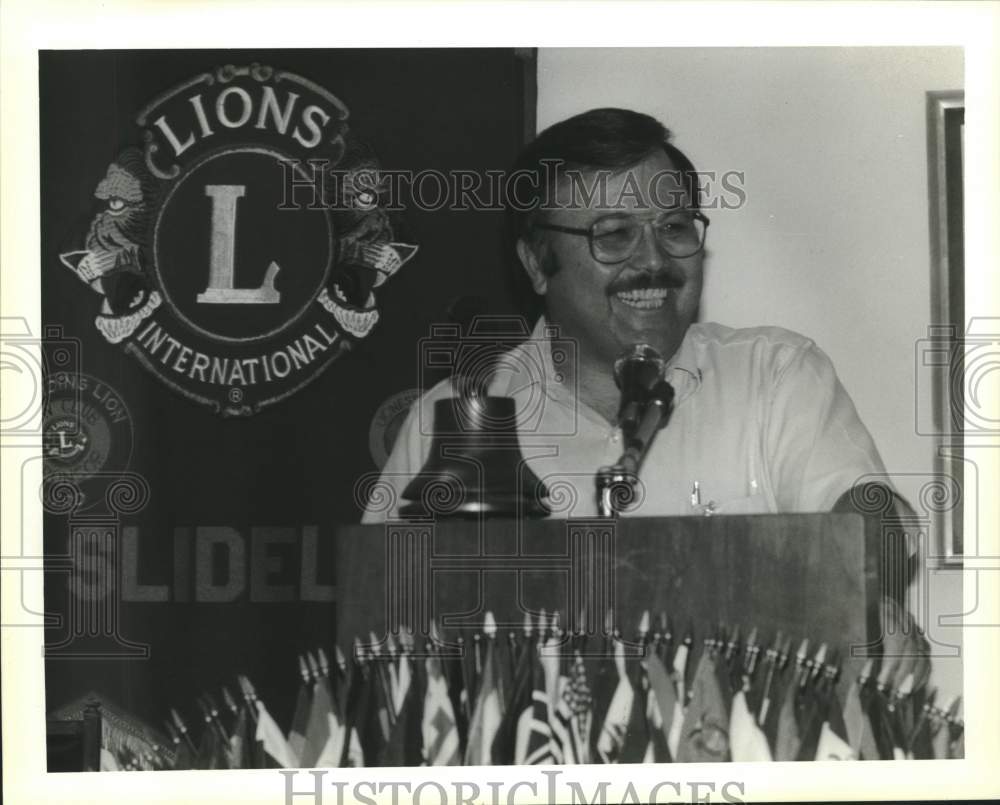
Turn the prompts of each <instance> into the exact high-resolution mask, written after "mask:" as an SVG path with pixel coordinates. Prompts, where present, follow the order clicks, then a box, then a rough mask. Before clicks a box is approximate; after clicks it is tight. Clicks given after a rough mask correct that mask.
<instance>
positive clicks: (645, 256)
mask: <svg viewBox="0 0 1000 805" xmlns="http://www.w3.org/2000/svg"><path fill="white" fill-rule="evenodd" d="M668 259H669V255H668V254H667V252H666V250H665V249H664V248H663V246H662V245H661V244H660V241H659V240H658V239H657V237H656V230H655V229H654V228H653V222H652V221H645V222H643V225H642V232H641V233H640V234H639V242H638V243H636V244H635V251H634V252H632V257H631V259H630V260H629V262H630V263H631V264H632V266H633V267H634V268H637V269H639V270H642V271H657V270H659V269H661V268H663V266H664V265H666V263H667V260H668Z"/></svg>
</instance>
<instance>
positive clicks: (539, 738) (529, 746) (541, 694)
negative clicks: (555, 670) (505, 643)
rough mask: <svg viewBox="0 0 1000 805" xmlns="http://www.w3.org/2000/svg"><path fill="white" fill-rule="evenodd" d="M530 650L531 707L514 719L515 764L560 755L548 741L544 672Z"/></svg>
mask: <svg viewBox="0 0 1000 805" xmlns="http://www.w3.org/2000/svg"><path fill="white" fill-rule="evenodd" d="M525 651H532V652H533V654H534V656H533V658H532V673H531V688H532V690H531V707H530V708H528V709H526V710H525V711H524V712H523V713H522V714H521V717H520V718H519V719H518V721H517V737H516V739H515V742H514V763H515V764H517V765H519V766H520V765H534V766H537V765H548V764H552V763H559V762H561V761H562V757H561V755H560V756H557V754H556V747H555V744H554V743H553V741H552V727H551V726H550V725H549V711H550V707H549V695H548V692H547V691H546V689H545V671H544V669H543V668H542V664H541V662H540V661H539V659H538V656H537V649H533V648H531V647H529V648H526V649H525Z"/></svg>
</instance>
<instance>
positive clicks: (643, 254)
mask: <svg viewBox="0 0 1000 805" xmlns="http://www.w3.org/2000/svg"><path fill="white" fill-rule="evenodd" d="M674 170H675V167H674V165H673V164H672V163H671V161H670V159H669V158H668V157H667V155H666V154H664V153H663V152H662V151H659V152H657V153H656V154H654V155H652V156H650V157H647V158H646V159H645V160H644V161H642V162H640V163H639V164H638V165H635V166H633V167H631V168H627V169H625V170H623V171H621V172H620V173H617V174H615V175H613V176H610V177H607V194H606V198H604V199H601V198H600V197H599V196H598V197H596V198H594V199H593V200H592V202H591V203H590V205H589V206H588V205H587V204H586V202H585V199H583V198H581V197H580V194H579V193H577V194H576V196H577V198H576V199H575V203H574V204H573V207H572V208H571V209H557V210H551V211H548V212H543V213H541V215H542V216H543V218H542V222H543V223H546V224H553V225H557V226H564V227H572V228H578V229H588V228H589V227H590V225H591V224H592V223H593V222H594V221H595V220H597V219H598V218H601V217H603V216H606V215H609V214H612V213H614V214H624V215H628V216H636V217H639V218H643V219H646V220H651V219H652V218H654V217H655V216H657V215H662V214H663V212H664V210H665V208H667V207H668V206H671V205H676V206H677V207H681V208H682V207H685V206H688V205H689V204H690V200H689V197H688V195H687V194H686V193H684V192H683V190H682V186H681V185H680V184H678V183H676V182H675V180H674V177H673V176H665V175H663V173H664V172H672V171H674ZM656 177H659V178H656ZM583 178H584V181H585V183H586V185H587V186H588V187H590V186H592V185H593V180H594V177H593V176H586V175H585V176H584V177H583ZM558 198H559V199H560V201H561V202H562V203H565V202H566V201H567V200H568V199H569V198H570V195H569V180H568V179H565V178H564V179H563V180H562V185H561V186H560V188H559V190H558ZM602 201H603V202H604V204H603V205H602V204H601V202H602ZM540 235H541V238H540V241H539V243H538V244H537V246H536V247H534V248H526V245H524V244H522V246H521V248H520V251H521V256H522V262H524V263H525V268H526V270H527V271H528V274H529V276H530V277H531V280H532V284H533V285H534V288H535V290H536V291H537V292H538V293H541V294H543V295H544V296H545V310H546V316H547V318H548V319H549V321H551V322H552V323H553V324H557V325H559V327H560V329H561V335H562V336H563V337H570V338H575V339H577V342H578V344H579V348H580V350H581V357H584V358H585V359H586V358H589V359H590V360H592V361H600V362H609V363H610V362H613V361H614V359H615V358H616V357H618V355H619V354H620V353H621V352H622V350H623V349H625V348H626V347H627V346H629V345H630V344H635V343H647V344H649V345H651V346H652V347H654V348H655V349H657V350H658V351H659V352H660V354H661V355H662V356H663V357H664V358H665V359H669V358H670V357H671V356H672V355H673V354H674V353H675V352H676V351H677V348H678V347H679V346H680V344H681V341H682V340H683V338H684V333H685V332H686V331H687V328H688V326H689V325H690V324H691V322H692V321H693V320H694V317H695V314H696V312H697V309H698V301H699V298H700V296H701V286H702V253H701V252H699V253H698V254H695V255H692V256H690V257H683V258H677V257H672V256H670V255H669V254H667V252H666V251H665V250H664V248H663V247H662V246H661V245H660V243H659V242H658V241H657V239H656V236H655V235H654V232H653V228H652V227H651V226H646V227H644V228H643V231H642V237H641V238H640V240H639V243H638V244H637V245H636V248H635V251H634V252H633V254H632V255H631V256H630V257H629V258H627V259H626V260H624V261H622V262H620V263H614V264H606V263H601V262H598V261H597V260H596V259H594V257H593V255H592V254H591V251H590V245H589V239H588V238H587V237H586V236H581V235H574V234H568V233H563V232H553V231H549V230H543V231H541V232H540ZM546 264H547V267H548V268H549V275H548V276H546V275H545V273H544V272H542V270H541V269H542V266H543V265H546ZM553 270H554V273H552V272H553Z"/></svg>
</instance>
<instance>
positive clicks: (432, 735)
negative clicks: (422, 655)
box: [421, 656, 462, 766]
mask: <svg viewBox="0 0 1000 805" xmlns="http://www.w3.org/2000/svg"><path fill="white" fill-rule="evenodd" d="M425 668H426V672H427V690H426V692H425V694H424V710H423V715H422V721H421V731H422V733H423V743H424V754H425V755H426V760H427V765H428V766H458V765H460V764H461V762H462V756H461V754H460V753H459V741H458V723H457V721H456V720H455V708H454V705H453V702H452V700H451V697H449V695H448V683H447V681H446V680H445V677H444V673H443V670H442V667H441V660H440V658H439V657H438V656H430V657H428V658H427V660H426V661H425Z"/></svg>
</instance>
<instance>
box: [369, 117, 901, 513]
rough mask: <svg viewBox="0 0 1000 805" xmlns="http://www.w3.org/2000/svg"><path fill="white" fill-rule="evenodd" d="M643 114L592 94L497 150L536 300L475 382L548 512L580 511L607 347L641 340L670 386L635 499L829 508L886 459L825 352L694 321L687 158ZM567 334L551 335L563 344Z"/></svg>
mask: <svg viewBox="0 0 1000 805" xmlns="http://www.w3.org/2000/svg"><path fill="white" fill-rule="evenodd" d="M669 140H670V134H669V132H668V131H667V130H666V129H665V128H664V127H663V125H662V124H660V123H659V122H658V121H656V120H654V119H653V118H651V117H649V116H647V115H644V114H640V113H637V112H632V111H628V110H624V109H595V110H591V111H589V112H585V113H583V114H580V115H577V116H575V117H573V118H570V119H568V120H565V121H563V122H561V123H558V124H556V125H554V126H552V127H551V128H549V129H547V130H545V131H544V132H542V133H541V134H540V135H539V136H538V138H537V139H536V140H535V141H534V142H532V143H531V144H530V145H529V146H528V147H527V148H526V149H525V151H524V152H523V153H522V155H521V157H520V158H519V160H518V162H517V163H516V164H515V166H514V170H515V171H516V172H517V176H518V182H517V183H516V185H514V187H515V189H516V191H517V192H516V194H515V198H512V199H511V200H510V201H511V203H510V205H509V207H508V223H509V230H510V237H511V241H512V244H511V245H512V246H513V250H514V251H515V252H516V254H517V257H518V260H519V263H520V269H521V270H523V272H524V276H525V277H527V279H528V281H529V282H530V285H531V288H532V289H533V291H534V293H535V294H537V296H538V298H539V299H540V300H541V303H542V307H543V314H542V315H541V316H540V317H539V319H538V321H537V323H536V324H535V325H534V329H533V331H532V335H531V338H530V339H529V340H528V341H527V342H526V343H524V344H522V345H520V346H518V347H516V348H514V349H512V350H510V351H509V352H508V353H506V354H505V355H503V356H502V357H501V359H500V360H499V361H497V363H496V367H495V372H494V374H493V376H492V381H491V383H490V385H489V393H490V394H491V395H497V396H509V397H513V398H514V399H515V401H516V403H517V409H518V414H517V430H518V437H519V442H520V447H521V451H522V454H523V456H524V458H525V459H526V461H527V463H528V465H529V466H530V468H531V469H532V470H533V471H534V472H535V474H536V475H537V476H538V477H539V478H540V479H542V481H543V482H544V483H545V484H546V486H547V487H548V490H549V493H550V503H551V504H552V508H553V515H554V516H560V517H566V516H592V515H594V514H595V513H596V511H597V505H596V496H595V486H594V475H595V472H596V470H597V468H598V467H600V466H602V465H608V464H613V463H615V462H616V461H617V460H618V458H619V457H620V456H621V454H622V451H623V444H622V435H621V431H620V429H619V428H618V426H617V413H618V407H619V404H620V400H621V393H620V391H619V390H618V388H617V386H616V383H615V379H614V362H615V360H616V358H618V357H619V356H620V355H621V354H622V352H623V351H624V350H626V349H627V348H628V347H629V346H630V345H634V344H638V343H644V344H648V345H650V346H652V347H653V348H654V349H655V350H657V351H658V352H659V353H660V355H661V356H662V357H663V359H664V361H665V362H666V380H667V381H668V382H669V383H670V384H671V385H672V387H673V389H674V392H675V397H674V404H673V410H672V413H671V415H670V419H669V422H668V424H667V426H666V428H665V429H663V430H661V431H660V432H659V433H658V434H657V436H656V438H655V439H654V440H653V443H652V446H651V448H650V450H649V453H648V454H647V456H646V459H645V461H644V463H643V465H642V468H641V471H640V473H639V481H640V486H639V501H638V503H637V505H635V506H634V507H632V508H631V509H630V510H629V511H628V512H627V513H628V514H633V515H640V516H654V515H657V516H663V515H685V514H694V513H713V512H719V513H724V514H730V513H735V514H746V513H756V512H788V511H799V512H808V511H828V510H830V509H831V508H833V507H834V506H835V505H836V504H837V501H838V499H840V498H841V497H842V496H843V495H844V494H845V493H846V492H848V491H849V490H850V489H851V488H852V487H854V486H855V485H856V484H857V483H858V482H859V481H861V480H865V476H869V477H868V478H867V480H871V477H870V476H872V475H873V474H875V475H882V474H884V472H885V470H884V467H883V465H882V461H881V459H880V457H879V455H878V451H877V450H876V448H875V445H874V443H873V441H872V438H871V436H870V435H869V433H868V431H867V430H866V429H865V427H864V425H863V424H862V423H861V420H860V419H859V417H858V414H857V412H856V410H855V407H854V405H853V403H852V402H851V400H850V398H849V396H848V395H847V392H846V391H845V390H844V388H843V386H842V385H841V383H840V381H839V380H838V379H837V376H836V373H835V371H834V368H833V366H832V364H831V362H830V360H829V358H827V357H826V355H825V354H824V353H823V352H822V351H820V350H819V348H818V347H817V346H816V345H815V344H814V343H813V342H812V341H810V340H809V339H808V338H805V337H803V336H801V335H798V334H796V333H792V332H789V331H787V330H782V329H779V328H774V327H758V328H751V329H731V328H728V327H724V326H722V325H719V324H714V323H707V322H706V323H701V322H696V321H695V319H696V318H697V313H698V305H699V300H700V297H701V290H702V275H703V263H704V259H705V242H706V237H707V232H708V223H709V220H708V218H707V217H706V216H705V215H704V214H703V213H702V212H701V211H700V210H699V209H698V206H699V205H698V202H699V198H698V192H697V180H696V176H695V170H694V167H693V165H692V164H691V162H690V161H689V160H688V159H687V157H685V156H684V154H683V153H682V152H681V151H680V150H678V149H677V148H676V147H675V146H673V145H672V144H671V143H670V141H669ZM567 345H568V347H567ZM453 394H454V391H453V389H452V388H451V387H450V386H449V385H448V384H440V385H438V386H436V387H435V388H434V389H432V390H430V391H429V392H428V393H427V394H425V395H424V397H423V398H422V399H421V400H420V401H419V403H418V405H415V406H414V408H413V410H412V411H411V412H410V414H409V416H408V418H407V421H406V422H405V423H404V425H403V427H402V429H401V431H400V436H399V438H398V440H397V442H396V445H395V448H394V449H393V452H392V454H391V456H390V457H389V460H388V462H387V464H386V466H385V467H384V470H383V476H382V481H383V482H384V483H386V484H388V485H389V486H390V487H392V494H389V495H386V496H383V497H382V502H386V501H389V503H388V504H387V505H384V506H379V507H375V506H373V505H371V504H370V505H369V508H368V510H367V511H366V514H365V521H366V522H372V521H377V520H381V519H382V518H384V517H387V516H390V517H391V516H395V515H396V514H397V513H398V506H399V505H400V504H401V503H402V498H401V493H402V490H403V488H404V487H405V485H406V483H407V482H408V480H409V479H410V478H411V477H412V476H413V475H414V474H416V473H418V472H419V471H420V468H421V467H423V466H424V462H425V461H426V459H427V457H428V453H429V448H430V440H431V433H432V430H433V403H434V401H436V400H438V399H442V398H444V397H448V396H452V395H453Z"/></svg>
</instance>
